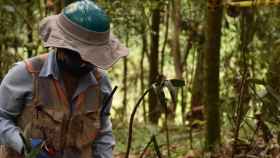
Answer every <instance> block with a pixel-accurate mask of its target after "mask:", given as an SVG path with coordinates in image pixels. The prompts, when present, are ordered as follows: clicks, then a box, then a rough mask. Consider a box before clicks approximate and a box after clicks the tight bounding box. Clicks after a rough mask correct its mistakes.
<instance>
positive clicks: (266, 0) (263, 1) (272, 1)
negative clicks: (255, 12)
mask: <svg viewBox="0 0 280 158" xmlns="http://www.w3.org/2000/svg"><path fill="white" fill-rule="evenodd" d="M227 5H230V6H234V7H252V6H268V5H280V0H255V1H254V0H251V1H241V2H228V3H227Z"/></svg>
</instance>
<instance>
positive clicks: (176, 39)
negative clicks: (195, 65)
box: [172, 0, 182, 79]
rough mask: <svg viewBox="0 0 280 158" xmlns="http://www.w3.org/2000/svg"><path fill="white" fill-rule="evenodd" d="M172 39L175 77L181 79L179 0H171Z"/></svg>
mask: <svg viewBox="0 0 280 158" xmlns="http://www.w3.org/2000/svg"><path fill="white" fill-rule="evenodd" d="M173 2H174V3H173V11H172V14H173V19H174V26H173V32H174V34H173V40H172V55H173V61H174V65H175V72H176V78H178V79H182V64H181V51H180V33H181V14H180V6H181V0H174V1H173Z"/></svg>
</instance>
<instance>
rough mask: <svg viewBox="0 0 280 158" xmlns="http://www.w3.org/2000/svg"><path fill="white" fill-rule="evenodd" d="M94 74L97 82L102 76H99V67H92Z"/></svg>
mask: <svg viewBox="0 0 280 158" xmlns="http://www.w3.org/2000/svg"><path fill="white" fill-rule="evenodd" d="M93 73H94V76H95V78H96V80H97V82H99V81H100V79H101V78H102V76H101V70H100V69H99V68H97V67H96V68H95V69H94V72H93Z"/></svg>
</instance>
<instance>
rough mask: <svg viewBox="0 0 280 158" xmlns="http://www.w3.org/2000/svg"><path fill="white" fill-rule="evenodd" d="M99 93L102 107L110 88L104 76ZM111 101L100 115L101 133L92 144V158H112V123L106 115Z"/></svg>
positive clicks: (113, 142)
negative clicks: (100, 93) (101, 93)
mask: <svg viewBox="0 0 280 158" xmlns="http://www.w3.org/2000/svg"><path fill="white" fill-rule="evenodd" d="M100 85H101V91H102V92H103V94H105V96H103V106H105V105H104V103H105V100H106V98H107V97H109V95H110V93H111V91H112V88H111V85H110V81H109V80H108V77H106V76H104V77H103V78H102V79H101V81H100ZM111 105H112V100H111V101H110V102H109V104H108V105H106V108H105V110H104V112H103V113H102V114H101V131H100V132H99V134H98V135H97V138H96V140H95V141H94V143H93V158H112V157H113V148H114V146H115V140H114V137H113V133H112V123H111V120H110V117H109V116H108V114H109V113H110V109H111Z"/></svg>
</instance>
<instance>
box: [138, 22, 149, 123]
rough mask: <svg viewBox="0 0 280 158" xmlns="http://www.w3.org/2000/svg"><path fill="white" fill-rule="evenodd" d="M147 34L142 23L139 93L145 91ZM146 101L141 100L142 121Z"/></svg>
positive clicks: (145, 120) (144, 114) (145, 119)
mask: <svg viewBox="0 0 280 158" xmlns="http://www.w3.org/2000/svg"><path fill="white" fill-rule="evenodd" d="M147 45H148V43H147V35H146V33H145V26H144V24H143V25H142V53H141V59H140V80H141V94H144V91H145V82H144V79H145V78H144V76H145V74H144V73H145V71H144V59H145V53H147ZM146 111H147V110H146V102H145V99H144V100H143V118H144V122H147V118H146Z"/></svg>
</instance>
